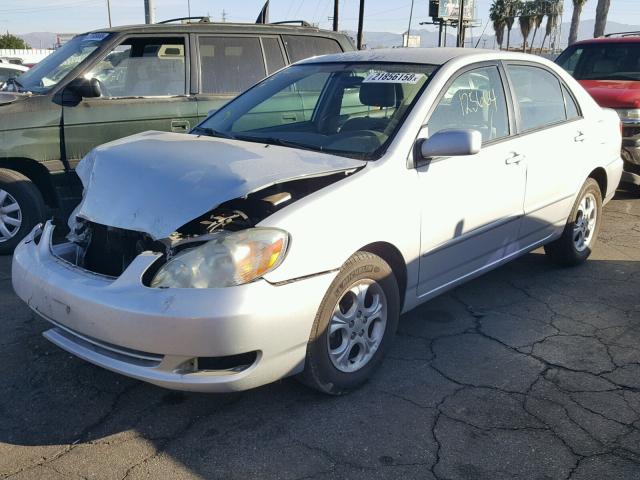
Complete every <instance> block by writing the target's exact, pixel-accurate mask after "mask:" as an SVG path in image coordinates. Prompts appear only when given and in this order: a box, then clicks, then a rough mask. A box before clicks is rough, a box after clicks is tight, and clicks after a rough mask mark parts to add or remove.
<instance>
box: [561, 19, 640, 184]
mask: <svg viewBox="0 0 640 480" xmlns="http://www.w3.org/2000/svg"><path fill="white" fill-rule="evenodd" d="M556 63H558V64H559V65H560V66H561V67H563V68H564V69H565V70H567V71H568V72H569V73H570V74H571V75H573V76H574V78H575V79H576V80H578V81H579V82H580V84H581V85H582V86H583V87H584V88H585V89H586V90H587V91H588V92H589V93H590V94H591V96H592V97H593V98H594V99H595V100H596V102H598V103H599V104H600V106H602V107H608V108H613V109H615V110H616V111H617V112H618V115H619V116H620V120H621V122H622V129H623V132H622V136H623V140H622V159H623V160H624V170H625V171H624V173H623V176H622V182H623V183H627V184H633V185H635V186H636V189H637V190H638V191H640V32H628V33H617V34H611V35H607V36H606V37H603V38H594V39H591V40H584V41H581V42H577V43H574V44H573V45H571V46H570V47H569V48H567V49H566V50H565V51H564V52H562V54H560V56H559V57H558V58H557V60H556Z"/></svg>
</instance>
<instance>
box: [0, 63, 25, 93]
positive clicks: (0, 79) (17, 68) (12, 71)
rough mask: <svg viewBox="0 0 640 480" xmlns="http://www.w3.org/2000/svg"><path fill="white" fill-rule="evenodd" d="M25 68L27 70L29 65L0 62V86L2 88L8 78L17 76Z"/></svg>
mask: <svg viewBox="0 0 640 480" xmlns="http://www.w3.org/2000/svg"><path fill="white" fill-rule="evenodd" d="M27 70H29V67H25V66H23V65H15V64H13V63H9V62H6V63H2V62H0V88H2V86H3V85H4V84H5V83H6V82H7V80H9V79H10V78H16V77H19V76H20V75H22V74H23V73H24V72H26V71H27Z"/></svg>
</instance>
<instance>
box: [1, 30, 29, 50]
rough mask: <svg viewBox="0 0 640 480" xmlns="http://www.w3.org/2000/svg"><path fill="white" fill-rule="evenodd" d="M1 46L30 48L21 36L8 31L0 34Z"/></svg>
mask: <svg viewBox="0 0 640 480" xmlns="http://www.w3.org/2000/svg"><path fill="white" fill-rule="evenodd" d="M0 48H16V49H24V48H29V45H27V44H26V43H25V41H24V40H22V39H21V38H20V37H16V36H15V35H11V34H10V33H9V32H7V33H6V34H4V35H0Z"/></svg>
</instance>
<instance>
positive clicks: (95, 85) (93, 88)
mask: <svg viewBox="0 0 640 480" xmlns="http://www.w3.org/2000/svg"><path fill="white" fill-rule="evenodd" d="M67 89H68V90H69V91H70V92H73V93H75V94H76V95H78V96H80V97H82V98H96V97H100V96H102V90H101V88H100V82H99V81H98V79H97V78H84V77H78V78H76V79H74V80H72V81H71V82H69V84H68V85H67Z"/></svg>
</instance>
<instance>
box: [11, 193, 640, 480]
mask: <svg viewBox="0 0 640 480" xmlns="http://www.w3.org/2000/svg"><path fill="white" fill-rule="evenodd" d="M0 321H1V323H0V328H1V330H0V332H1V334H0V392H1V393H0V478H12V479H16V480H17V479H35V478H37V479H51V480H57V479H63V478H65V479H67V478H69V479H76V478H91V479H125V478H127V479H139V478H154V479H161V478H171V479H182V478H207V479H209V478H211V479H217V478H224V479H236V478H237V479H254V478H255V479H266V478H278V479H303V478H314V479H332V478H348V479H359V478H362V479H376V478H385V479H389V478H403V479H406V478H421V479H427V480H428V479H474V480H476V479H491V480H495V479H503V478H504V479H568V478H571V479H575V480H585V479H597V480H602V479H638V478H640V198H638V197H633V196H631V195H630V194H627V193H624V192H619V193H618V196H617V197H616V199H615V200H614V201H613V202H611V203H610V204H609V205H607V207H606V208H605V220H604V225H603V228H602V230H601V233H600V239H599V242H598V244H597V246H596V248H595V251H594V254H593V255H592V257H591V259H590V261H589V262H587V264H585V265H583V266H580V267H576V268H572V269H560V268H557V267H554V266H553V265H551V264H550V263H549V262H548V261H547V260H546V259H545V257H544V256H543V255H542V254H541V252H540V251H536V252H534V253H531V254H529V255H526V256H524V257H522V258H521V259H519V260H517V261H515V262H512V263H511V264H509V265H507V266H505V267H502V268H500V269H499V270H496V271H494V272H492V273H490V274H488V275H485V276H484V277H481V278H479V279H477V280H474V281H472V282H470V283H468V284H466V285H464V286H462V287H460V288H457V289H456V290H454V291H452V292H450V293H448V294H445V295H444V296H442V297H440V298H437V299H435V300H433V301H430V302H428V303H427V304H425V305H423V306H421V307H420V308H418V309H416V310H414V311H413V312H410V313H409V314H406V315H404V316H403V317H402V319H401V322H400V327H399V333H398V336H397V338H396V341H395V344H394V347H393V349H392V350H391V352H390V354H389V355H388V357H387V358H386V361H385V363H384V365H383V367H382V368H381V370H380V371H379V372H378V374H377V375H376V376H375V378H374V379H373V380H372V381H370V382H369V383H368V384H367V385H365V386H364V388H362V389H361V390H359V391H357V392H355V393H353V394H351V395H348V396H345V397H340V398H332V397H326V396H322V395H320V394H317V393H315V392H313V391H310V390H307V389H306V388H305V387H303V386H301V385H299V384H298V383H297V382H295V381H294V380H291V379H286V380H283V381H281V382H278V383H275V384H272V385H268V386H266V387H263V388H259V389H256V390H253V391H249V392H243V393H237V394H231V395H205V394H185V393H177V392H170V391H167V390H163V389H161V388H157V387H154V386H151V385H147V384H144V383H140V382H137V381H134V380H130V379H127V378H124V377H121V376H119V375H116V374H112V373H110V372H107V371H105V370H102V369H100V368H97V367H94V366H92V365H90V364H88V363H85V362H83V361H81V360H78V359H76V358H74V357H72V356H70V355H68V354H66V353H65V352H63V351H62V350H60V349H58V348H57V347H55V346H53V345H51V344H49V343H48V342H47V341H46V340H44V339H43V338H42V337H41V335H40V334H41V332H42V331H44V330H45V329H46V328H47V324H46V323H45V322H44V321H42V320H40V319H36V318H33V317H32V315H31V313H30V312H29V311H28V309H27V308H26V307H25V306H24V305H23V304H22V303H21V302H19V301H18V299H17V298H16V297H15V295H14V294H13V292H12V289H11V281H10V258H8V257H0Z"/></svg>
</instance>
